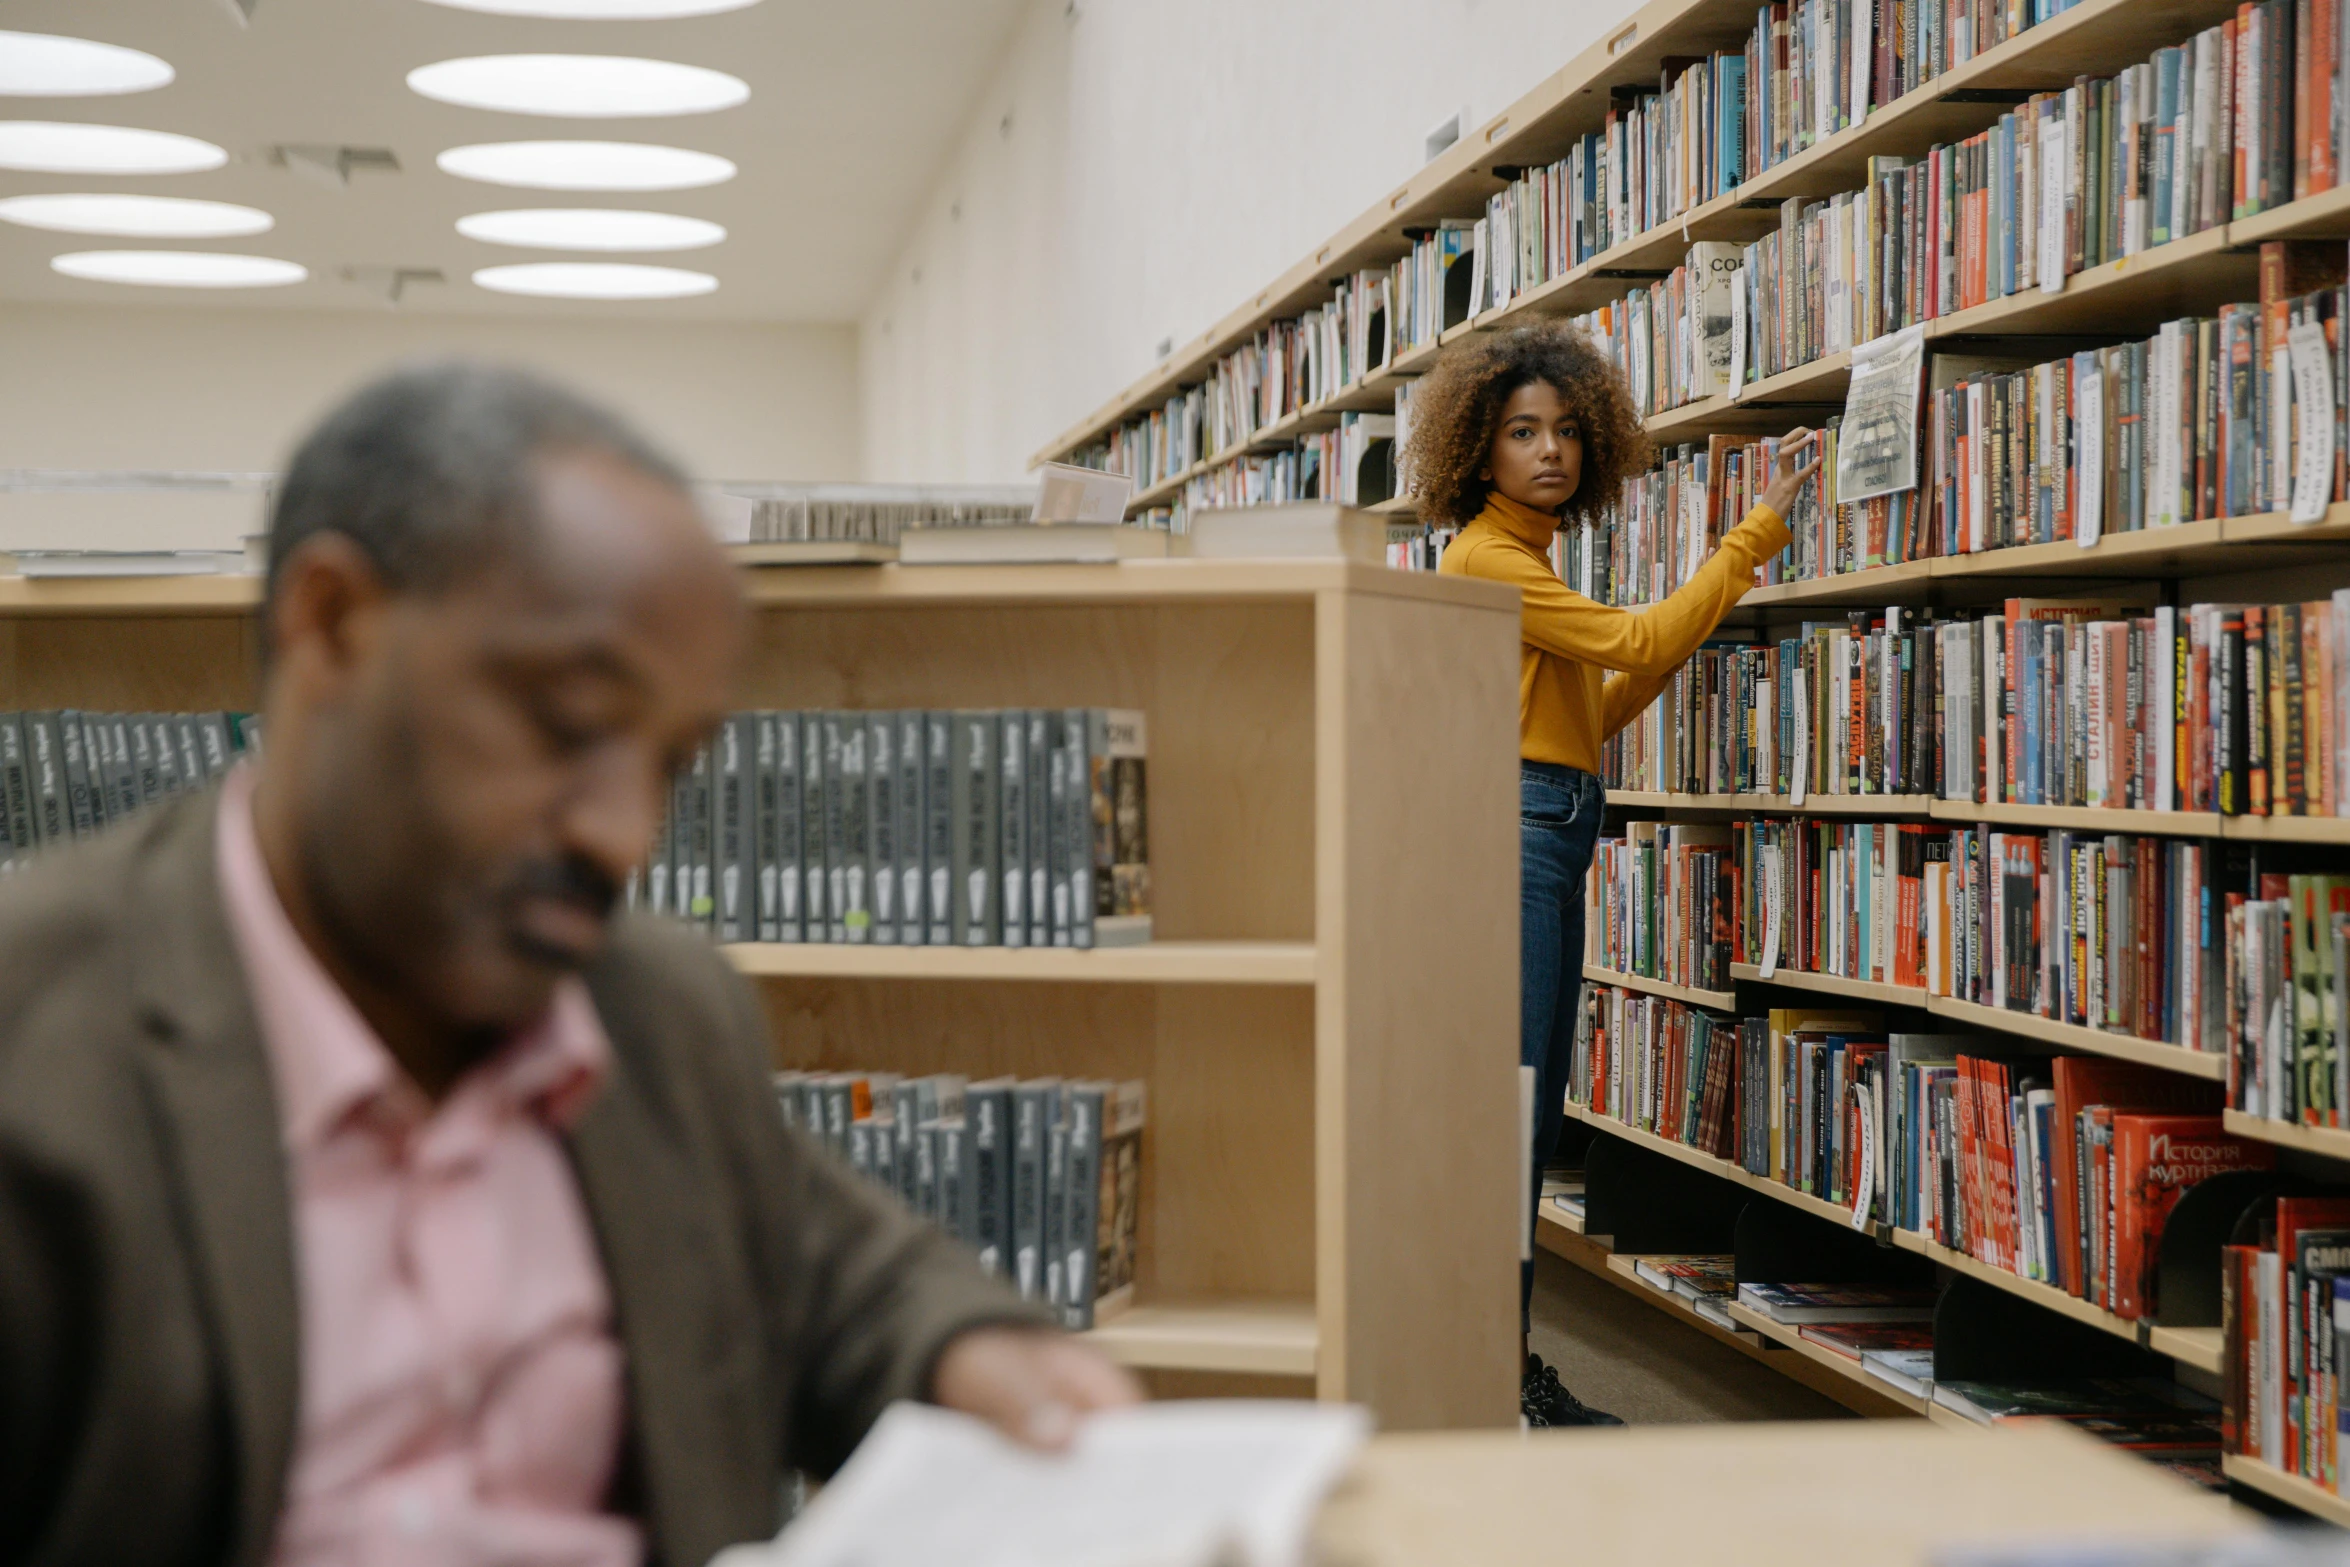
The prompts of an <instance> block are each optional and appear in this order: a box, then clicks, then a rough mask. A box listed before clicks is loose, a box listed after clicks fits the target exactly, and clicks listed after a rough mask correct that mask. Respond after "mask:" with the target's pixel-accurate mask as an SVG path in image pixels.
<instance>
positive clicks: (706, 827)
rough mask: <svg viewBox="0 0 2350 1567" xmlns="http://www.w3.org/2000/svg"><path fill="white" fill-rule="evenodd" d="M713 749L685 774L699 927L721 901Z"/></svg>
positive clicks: (692, 911)
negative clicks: (716, 879)
mask: <svg viewBox="0 0 2350 1567" xmlns="http://www.w3.org/2000/svg"><path fill="white" fill-rule="evenodd" d="M710 774H711V766H710V748H709V746H707V745H704V746H703V747H702V748H701V749H700V750H698V751H696V752H695V753H694V765H693V768H692V770H691V771H689V772H688V773H687V774H686V801H687V812H686V821H687V824H688V827H689V831H688V834H687V838H686V846H685V868H686V885H687V886H688V887H689V888H690V889H691V892H690V894H689V896H688V897H687V899H686V903H685V908H684V914H685V917H686V918H687V919H688V920H691V921H692V922H693V923H694V924H696V925H708V924H709V923H710V921H711V916H712V915H714V914H716V913H717V911H718V900H717V899H716V897H714V896H713V895H712V893H711V890H710V861H711V859H712V857H713V856H714V855H715V853H716V851H717V838H718V833H717V801H716V798H715V791H714V790H713V789H712V788H711V777H710ZM838 1147H839V1149H840V1150H841V1151H842V1152H843V1153H844V1154H845V1153H846V1151H847V1148H848V1142H847V1134H846V1133H845V1132H844V1133H843V1134H842V1137H841V1139H840V1142H839V1144H838Z"/></svg>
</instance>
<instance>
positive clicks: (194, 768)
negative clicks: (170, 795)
mask: <svg viewBox="0 0 2350 1567" xmlns="http://www.w3.org/2000/svg"><path fill="white" fill-rule="evenodd" d="M171 732H172V734H173V736H174V737H175V738H176V739H177V740H178V741H179V747H180V778H181V779H182V780H183V782H184V786H185V787H187V788H190V789H200V788H202V787H203V786H204V785H205V784H208V783H210V782H211V781H212V770H211V769H210V768H208V767H206V766H205V765H204V742H203V741H201V740H199V739H198V738H197V737H196V715H195V714H193V713H174V714H173V715H172V719H171Z"/></svg>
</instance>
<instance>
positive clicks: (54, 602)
mask: <svg viewBox="0 0 2350 1567" xmlns="http://www.w3.org/2000/svg"><path fill="white" fill-rule="evenodd" d="M260 604H261V578H260V577H259V576H258V575H255V574H252V573H248V572H238V573H233V574H231V573H223V574H221V575H218V576H198V577H0V616H7V615H123V614H133V615H243V614H250V613H251V612H252V611H253V610H255V609H257V608H258V607H260Z"/></svg>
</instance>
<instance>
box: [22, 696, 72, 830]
mask: <svg viewBox="0 0 2350 1567" xmlns="http://www.w3.org/2000/svg"><path fill="white" fill-rule="evenodd" d="M24 722H25V740H26V742H27V744H28V746H29V751H28V754H27V756H26V758H25V761H26V766H27V769H28V771H29V773H30V776H31V783H32V796H33V798H32V806H33V824H34V827H35V829H36V830H37V831H38V832H39V833H40V836H41V841H42V842H43V843H64V842H66V841H67V840H68V839H69V838H70V837H72V835H73V832H72V826H71V820H70V817H69V816H68V807H67V804H66V787H65V756H64V750H65V743H64V741H63V739H62V738H61V737H60V736H59V734H58V732H57V715H56V714H55V713H28V714H26V715H25V721H24Z"/></svg>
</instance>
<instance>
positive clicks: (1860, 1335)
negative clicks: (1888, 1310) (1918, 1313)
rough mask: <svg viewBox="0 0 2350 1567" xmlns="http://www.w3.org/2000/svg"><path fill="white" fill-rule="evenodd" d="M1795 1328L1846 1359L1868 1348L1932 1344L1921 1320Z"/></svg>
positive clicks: (1928, 1326) (1931, 1332)
mask: <svg viewBox="0 0 2350 1567" xmlns="http://www.w3.org/2000/svg"><path fill="white" fill-rule="evenodd" d="M1795 1331H1796V1332H1798V1333H1800V1334H1801V1335H1802V1336H1803V1337H1804V1338H1805V1339H1807V1340H1808V1341H1810V1342H1811V1343H1814V1344H1817V1345H1819V1346H1820V1348H1822V1349H1832V1350H1834V1351H1835V1352H1836V1353H1837V1354H1839V1355H1842V1356H1844V1357H1846V1358H1847V1359H1850V1360H1858V1359H1860V1357H1861V1356H1863V1355H1865V1354H1867V1353H1868V1352H1869V1351H1870V1350H1872V1349H1912V1350H1916V1349H1922V1350H1931V1349H1932V1348H1933V1347H1934V1329H1933V1327H1932V1325H1931V1324H1929V1323H1924V1322H1813V1323H1807V1324H1806V1325H1805V1326H1803V1327H1800V1328H1798V1329H1796V1330H1795Z"/></svg>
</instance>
